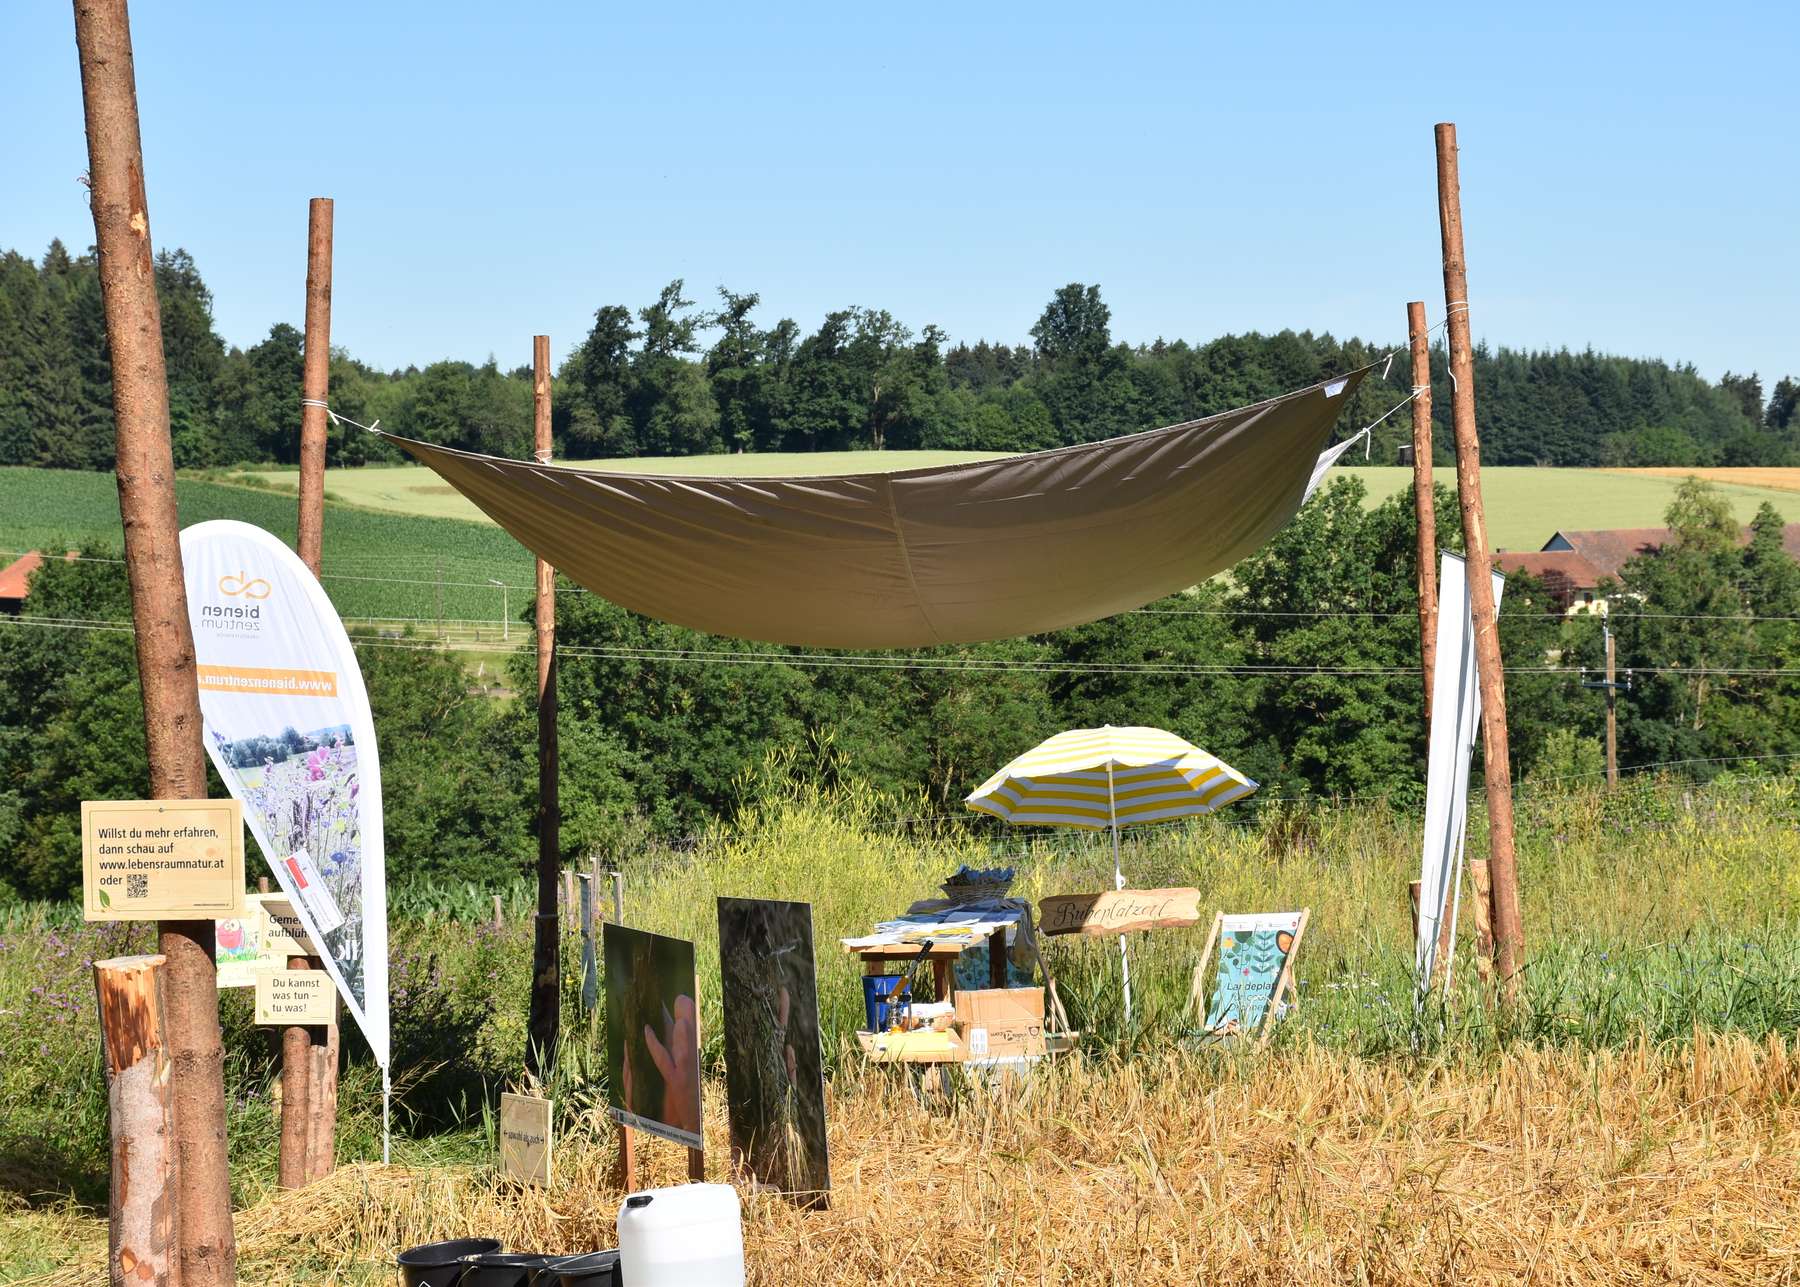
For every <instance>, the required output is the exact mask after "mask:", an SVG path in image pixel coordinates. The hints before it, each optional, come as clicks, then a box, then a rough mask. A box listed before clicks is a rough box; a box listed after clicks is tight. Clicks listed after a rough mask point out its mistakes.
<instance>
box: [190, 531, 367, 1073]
mask: <svg viewBox="0 0 1800 1287" xmlns="http://www.w3.org/2000/svg"><path fill="white" fill-rule="evenodd" d="M181 560H182V565H183V567H184V569H185V571H186V575H187V602H188V619H189V621H190V622H191V623H192V625H193V630H194V660H195V663H196V666H195V669H196V670H197V672H198V678H199V684H200V711H201V714H202V716H203V717H204V719H205V724H206V736H205V741H206V750H207V754H209V755H210V756H211V757H212V762H213V767H215V768H216V769H218V771H219V776H220V777H221V778H222V779H224V782H225V787H226V789H227V790H229V791H230V792H231V794H232V795H233V796H235V797H236V798H237V799H238V800H240V801H242V802H243V806H244V821H245V822H246V823H247V824H248V825H249V827H250V833H251V834H252V835H253V836H255V837H256V842H257V843H258V844H259V845H261V846H262V851H263V856H264V858H266V859H267V860H268V863H269V868H270V870H272V871H273V872H274V873H275V878H276V879H277V880H278V881H280V882H281V888H282V890H283V892H284V893H286V895H287V897H288V899H289V900H290V902H291V903H292V904H293V908H294V912H295V914H296V915H297V916H298V917H299V918H300V921H301V923H302V924H303V925H304V926H305V928H306V932H307V934H308V935H309V936H310V937H311V939H312V941H313V942H314V943H316V944H318V945H319V947H320V949H321V950H322V956H323V960H324V962H325V968H326V969H327V970H329V971H330V972H331V977H332V979H333V980H334V981H335V982H336V984H337V988H338V992H339V994H340V995H341V996H342V997H343V998H344V1004H345V1006H346V1007H348V1009H349V1011H350V1013H351V1014H352V1015H353V1016H354V1017H355V1019H356V1022H357V1026H358V1027H360V1028H361V1029H362V1031H363V1036H365V1037H366V1038H367V1039H368V1042H369V1048H370V1049H371V1050H373V1051H374V1052H375V1058H376V1060H377V1061H378V1062H379V1063H380V1064H381V1066H382V1067H383V1068H384V1069H385V1068H386V1067H387V1065H388V979H387V971H388V952H387V948H388V944H387V870H386V864H385V861H384V858H383V853H382V831H381V766H380V762H379V759H378V757H377V755H376V751H375V724H374V721H373V720H372V719H371V718H370V715H369V696H368V693H367V691H366V690H365V689H364V688H363V679H362V671H361V670H360V669H359V668H358V667H357V664H356V654H355V652H353V651H352V650H351V647H350V638H349V636H348V635H346V634H345V633H344V626H343V623H342V622H341V621H339V620H338V615H337V611H336V610H335V609H334V608H333V607H332V606H331V600H330V599H328V598H326V596H325V591H324V590H323V589H322V588H321V587H320V585H319V583H318V581H317V579H315V578H314V576H313V574H312V573H311V572H309V571H308V570H307V567H306V565H305V564H304V563H302V562H301V561H300V559H299V556H297V555H296V554H295V553H294V552H293V551H292V550H290V549H289V548H288V547H287V546H286V545H284V544H283V543H282V542H281V541H279V540H277V539H276V538H275V537H273V536H271V535H269V533H267V532H265V531H263V530H262V529H261V528H259V527H252V526H251V525H250V524H248V523H237V522H231V521H219V522H211V523H198V524H196V525H195V526H193V527H190V528H188V529H186V530H185V531H183V532H182V534H181Z"/></svg>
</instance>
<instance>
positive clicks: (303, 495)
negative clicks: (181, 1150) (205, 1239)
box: [276, 197, 339, 1189]
mask: <svg viewBox="0 0 1800 1287" xmlns="http://www.w3.org/2000/svg"><path fill="white" fill-rule="evenodd" d="M331 233H332V203H331V198H330V197H314V198H313V199H312V201H311V203H310V204H309V205H308V207H307V219H306V350H305V354H306V356H305V365H304V367H303V368H302V370H301V376H300V398H301V401H300V516H299V522H298V524H297V526H296V529H295V530H296V532H297V539H296V542H295V544H296V545H297V547H298V552H299V555H300V561H301V562H302V563H304V564H306V566H307V569H308V570H309V571H311V572H312V574H313V576H315V577H317V576H319V575H320V574H321V572H322V571H323V568H324V547H325V445H326V433H327V430H326V416H325V407H326V405H327V402H328V400H329V397H330V393H331ZM288 968H289V969H291V970H317V969H322V968H323V963H322V962H321V961H319V960H318V959H317V958H315V957H310V956H293V957H289V958H288ZM336 1007H337V997H336V992H335V989H334V991H333V995H332V1008H333V1009H334V1010H335V1009H336ZM338 1040H339V1036H338V1025H337V1020H336V1017H335V1016H334V1017H333V1019H332V1021H331V1022H330V1023H328V1024H318V1025H313V1026H310V1027H309V1026H305V1025H293V1026H290V1027H287V1028H284V1029H282V1033H281V1146H280V1156H279V1159H278V1161H277V1164H276V1177H277V1182H278V1183H280V1185H281V1186H282V1187H283V1188H288V1189H297V1188H300V1187H301V1186H302V1185H305V1184H310V1183H311V1182H312V1181H314V1180H319V1179H323V1178H324V1177H325V1176H327V1175H330V1174H331V1170H332V1166H333V1164H334V1162H335V1160H336V1153H337V1079H338V1069H337V1063H338Z"/></svg>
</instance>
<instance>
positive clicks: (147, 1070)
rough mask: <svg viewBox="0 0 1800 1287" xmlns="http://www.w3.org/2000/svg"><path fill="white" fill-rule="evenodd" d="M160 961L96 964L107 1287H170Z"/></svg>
mask: <svg viewBox="0 0 1800 1287" xmlns="http://www.w3.org/2000/svg"><path fill="white" fill-rule="evenodd" d="M166 961H167V958H165V957H161V956H118V957H114V958H113V959H112V960H110V961H95V962H94V991H95V992H96V993H97V994H98V996H99V1000H100V1031H101V1033H102V1034H103V1037H104V1040H103V1041H102V1042H101V1053H102V1055H103V1057H104V1058H105V1060H106V1105H107V1110H108V1116H109V1118H110V1120H111V1125H112V1190H111V1194H110V1198H109V1201H108V1205H107V1216H108V1226H109V1235H110V1236H109V1238H108V1243H109V1246H108V1254H107V1263H106V1268H107V1279H108V1281H109V1282H110V1283H111V1284H112V1287H126V1285H127V1284H130V1285H131V1287H175V1285H176V1284H179V1283H180V1282H181V1255H180V1249H179V1246H178V1244H177V1243H176V1241H175V1227H176V1223H177V1222H176V1213H177V1211H178V1210H179V1209H180V1198H179V1195H178V1193H177V1191H176V1183H175V1169H176V1168H175V1116H174V1096H173V1093H172V1087H171V1085H170V1082H169V1059H168V1051H167V1049H166V1048H165V1046H164V1031H165V1027H166V1020H165V1018H164V1015H163V977H162V970H163V966H164V964H165V963H166Z"/></svg>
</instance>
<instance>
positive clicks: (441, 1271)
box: [399, 1238, 500, 1287]
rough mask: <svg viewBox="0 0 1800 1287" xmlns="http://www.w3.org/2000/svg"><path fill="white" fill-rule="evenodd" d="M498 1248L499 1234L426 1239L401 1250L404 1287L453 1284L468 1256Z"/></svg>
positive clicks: (465, 1267)
mask: <svg viewBox="0 0 1800 1287" xmlns="http://www.w3.org/2000/svg"><path fill="white" fill-rule="evenodd" d="M498 1250H500V1239H498V1238H456V1239H453V1240H451V1241H450V1242H428V1243H426V1244H425V1245H424V1246H423V1247H414V1248H413V1249H412V1250H411V1251H403V1252H401V1253H400V1256H399V1260H400V1281H401V1283H402V1284H403V1287H454V1285H455V1284H456V1283H458V1282H460V1281H461V1279H462V1276H463V1271H464V1270H466V1269H467V1268H468V1267H469V1266H468V1265H467V1263H465V1262H466V1260H467V1258H468V1257H470V1256H479V1255H483V1254H486V1253H488V1252H494V1251H498Z"/></svg>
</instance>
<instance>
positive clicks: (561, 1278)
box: [538, 1251, 620, 1287]
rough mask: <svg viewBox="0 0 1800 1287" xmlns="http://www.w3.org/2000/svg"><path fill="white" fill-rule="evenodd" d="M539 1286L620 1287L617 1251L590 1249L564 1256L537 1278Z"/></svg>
mask: <svg viewBox="0 0 1800 1287" xmlns="http://www.w3.org/2000/svg"><path fill="white" fill-rule="evenodd" d="M538 1284H539V1287H620V1281H619V1253H618V1252H616V1251H590V1252H588V1253H587V1255H585V1256H565V1257H563V1258H562V1259H561V1260H558V1261H557V1262H556V1263H555V1264H553V1265H551V1266H550V1268H549V1270H548V1271H546V1272H545V1273H544V1274H543V1275H542V1276H541V1277H539V1279H538Z"/></svg>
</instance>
